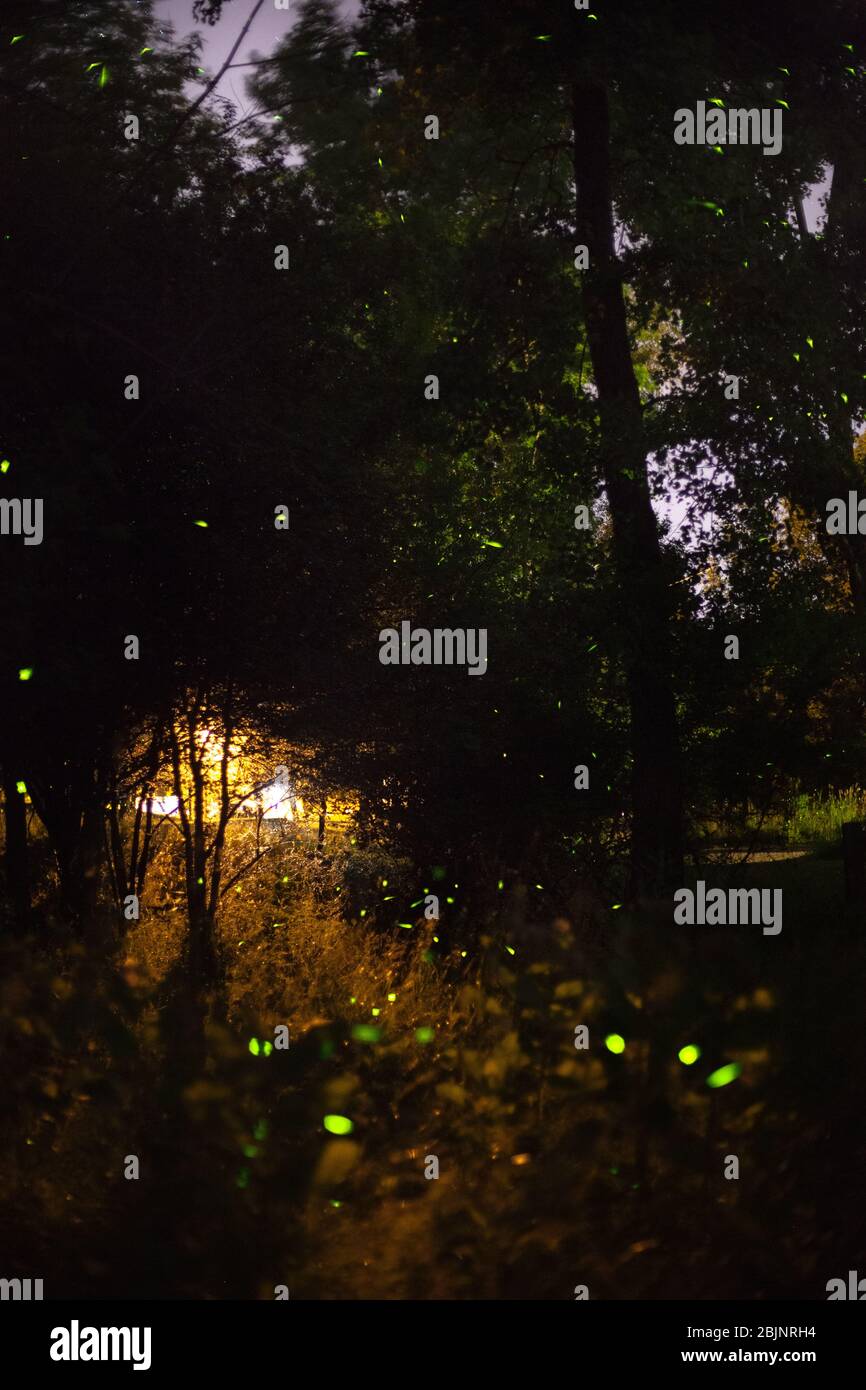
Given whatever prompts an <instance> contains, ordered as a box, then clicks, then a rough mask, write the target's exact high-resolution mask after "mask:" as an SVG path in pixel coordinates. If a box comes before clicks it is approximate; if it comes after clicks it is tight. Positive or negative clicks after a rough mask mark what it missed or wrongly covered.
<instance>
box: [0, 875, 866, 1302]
mask: <svg viewBox="0 0 866 1390" xmlns="http://www.w3.org/2000/svg"><path fill="white" fill-rule="evenodd" d="M706 874H707V868H706V866H705V867H704V868H702V869H700V870H698V869H693V870H692V874H691V878H690V880H689V882H690V883H691V882H693V881H694V880H695V879H697V878H698V877H706ZM712 875H713V883H714V885H716V886H726V885H728V884H736V886H738V887H746V888H749V887H768V888H781V889H782V891H783V902H784V924H783V930H782V931H781V933H780V934H779V935H777V936H765V935H763V933H762V931H761V929H760V927H759V926H757V927H755V926H742V927H708V926H695V927H685V928H672V926H671V919H670V908H669V905H667V906H666V907H663V906H662V905H658V904H657V905H654V906H653V905H650V906H649V907H647V908H646V909H644V910H643V911H642V912H641V913H628V912H626V911H619V912H616V913H608V914H607V915H606V916H605V917H602V918H598V917H592V916H591V915H587V916H586V917H585V918H584V919H581V920H574V921H563V920H562V919H561V918H560V919H558V920H557V921H556V922H555V923H546V922H544V921H543V920H542V921H541V922H540V923H539V925H540V927H542V928H543V931H541V932H539V933H537V934H536V936H535V937H534V938H533V939H532V940H531V941H530V942H529V943H528V944H526V945H522V946H521V947H520V948H519V949H518V950H516V951H515V949H514V948H510V947H509V945H508V942H507V940H506V938H505V936H504V935H503V932H502V930H501V927H500V925H499V924H498V923H497V922H496V921H490V922H488V923H485V924H484V926H483V928H482V929H481V930H479V931H478V932H477V934H476V937H475V944H474V945H472V946H471V947H469V948H468V949H467V950H466V954H465V956H464V955H462V954H461V952H460V950H458V949H457V948H456V947H455V948H452V949H450V950H448V951H443V952H441V953H440V954H436V953H435V951H433V950H431V947H430V940H431V938H430V936H429V934H428V935H425V934H424V933H423V932H422V929H421V927H420V926H419V927H418V929H417V931H416V932H415V933H412V934H410V933H400V938H401V939H399V940H395V939H394V936H395V934H394V933H387V932H383V931H382V930H381V929H377V928H375V927H368V926H365V925H363V924H361V923H357V922H356V923H354V924H351V923H347V922H345V921H344V920H342V918H340V917H338V916H337V915H335V914H334V913H333V911H332V909H330V908H329V907H328V906H327V904H325V903H323V901H322V900H321V895H318V896H317V895H314V894H310V893H305V892H300V891H299V892H298V893H297V894H296V895H295V896H294V897H293V898H292V899H291V900H290V901H286V900H285V899H283V900H282V901H281V903H280V907H279V913H278V914H277V913H276V912H275V909H274V906H273V903H274V885H273V883H268V882H267V881H264V880H263V881H262V883H261V884H260V886H259V888H258V889H257V890H255V891H254V890H252V889H251V890H250V891H249V892H248V893H246V892H245V893H244V894H243V895H240V896H239V897H238V899H237V901H236V902H235V903H233V905H232V912H231V913H230V914H228V915H227V918H226V921H225V922H224V923H223V929H222V949H223V953H224V956H225V958H226V960H227V962H228V971H227V992H228V1017H227V1021H225V1022H223V1023H222V1024H216V1023H214V1024H212V1025H211V1027H210V1030H209V1034H208V1039H209V1053H210V1056H209V1061H208V1064H207V1067H206V1069H205V1071H204V1073H203V1074H202V1075H201V1076H200V1077H199V1078H198V1079H197V1080H196V1081H195V1082H194V1083H193V1084H192V1085H190V1086H189V1087H187V1089H186V1091H185V1092H184V1094H183V1097H182V1102H181V1104H180V1106H177V1105H173V1106H172V1105H167V1103H166V1101H165V1090H164V1086H165V1081H166V1072H167V1069H168V1068H170V1065H171V1063H170V1059H169V1058H168V1057H167V1055H166V1053H165V1049H164V1045H163V1042H162V1033H161V1014H162V1011H163V1008H164V1005H163V1002H162V1000H161V996H160V992H159V984H160V979H161V978H163V979H164V977H165V975H166V973H167V970H168V968H169V966H170V963H171V961H172V960H173V959H174V958H175V957H176V954H177V950H178V949H179V943H180V941H181V939H182V930H183V929H182V924H181V920H180V917H179V916H176V917H174V918H166V919H165V920H163V921H162V922H161V924H160V925H159V926H158V928H157V927H148V926H147V925H146V924H144V923H142V924H141V925H139V926H138V927H136V929H135V931H134V932H133V933H131V935H130V938H129V940H128V941H127V942H126V943H125V945H124V949H123V952H121V954H120V955H119V956H118V958H117V960H116V962H108V963H107V966H106V968H103V969H102V970H101V971H95V970H94V967H93V966H92V964H90V965H88V964H87V961H86V958H85V957H84V956H83V955H77V954H76V953H74V952H73V953H70V952H69V951H68V950H61V949H60V948H59V947H58V948H56V949H55V948H51V949H49V950H43V951H41V952H39V953H38V955H37V960H38V964H37V967H36V968H34V966H33V961H32V958H31V957H30V956H28V954H27V952H28V950H30V949H31V948H32V943H31V947H28V946H27V944H26V943H25V945H24V946H17V947H14V948H13V947H12V946H9V945H8V944H7V945H6V947H5V948H4V950H5V959H4V961H3V967H4V968H3V970H2V976H0V979H2V983H0V1023H2V1026H3V1031H4V1034H5V1037H6V1042H7V1047H6V1049H5V1051H6V1057H7V1063H6V1066H7V1071H6V1080H5V1085H4V1091H3V1112H2V1118H3V1124H4V1132H5V1135H6V1141H5V1145H4V1147H5V1158H4V1163H3V1171H2V1175H0V1249H2V1252H3V1268H2V1270H0V1274H2V1275H3V1276H4V1277H14V1276H16V1275H18V1276H20V1277H28V1276H29V1277H41V1278H44V1279H45V1281H46V1297H109V1298H117V1297H146V1296H149V1297H158V1298H206V1299H220V1298H226V1297H236V1298H264V1299H270V1298H273V1297H274V1290H275V1288H277V1287H278V1286H280V1285H285V1286H287V1288H288V1289H289V1291H290V1294H291V1297H292V1298H301V1299H304V1298H307V1299H310V1298H312V1299H369V1298H387V1299H396V1298H418V1299H444V1298H456V1299H509V1298H515V1299H572V1298H574V1297H575V1292H574V1291H575V1289H576V1288H578V1287H579V1286H586V1288H587V1290H588V1294H589V1297H591V1298H607V1299H630V1298H652V1299H676V1298H703V1299H720V1298H738V1299H773V1298H795V1299H822V1298H824V1297H826V1294H825V1292H824V1290H825V1285H826V1282H827V1280H829V1279H831V1278H834V1277H838V1276H843V1275H844V1274H845V1272H846V1271H847V1270H848V1269H849V1268H858V1267H863V1265H864V1263H866V1211H864V1208H863V1205H862V1203H861V1202H859V1201H858V1193H859V1191H860V1186H859V1178H858V1174H860V1173H862V1171H863V1169H864V1164H866V1126H864V1125H863V1122H862V1109H863V1089H864V1082H866V1057H864V1037H863V1027H862V999H863V997H864V985H866V924H864V921H863V915H862V914H861V913H860V912H855V911H853V910H852V909H851V908H850V907H847V906H846V904H845V902H844V900H843V892H842V868H841V863H840V862H839V861H838V860H836V861H832V860H827V859H819V858H811V857H809V856H804V855H803V854H800V853H798V854H796V855H795V854H791V855H788V856H786V857H784V858H782V857H779V856H778V855H765V854H761V855H760V856H757V857H755V858H754V859H753V860H751V861H750V862H749V863H748V864H744V865H740V864H727V865H714V866H713V868H712ZM275 915H278V917H279V920H278V923H276V924H275V923H274V922H273V918H274V916H275ZM172 921H175V922H176V925H175V926H171V925H169V923H170V922H172ZM108 967H111V968H108ZM283 1022H285V1023H286V1024H287V1025H288V1027H289V1030H290V1045H289V1047H288V1049H287V1050H285V1051H282V1050H276V1049H275V1050H273V1051H272V1052H270V1054H269V1055H265V1052H264V1050H263V1048H262V1046H261V1044H262V1043H263V1041H264V1040H265V1039H267V1038H269V1037H274V1036H275V1032H274V1030H275V1028H276V1027H277V1026H278V1025H279V1024H281V1023H283ZM581 1025H583V1026H585V1027H586V1028H587V1029H588V1046H587V1047H586V1048H585V1049H582V1048H579V1047H578V1046H577V1034H576V1029H577V1028H579V1027H580V1026H581ZM615 1035H616V1036H618V1037H619V1038H620V1039H621V1040H622V1044H623V1046H622V1048H621V1049H620V1050H619V1051H616V1052H615V1051H612V1050H611V1047H610V1046H609V1045H608V1042H609V1041H610V1040H614V1038H615ZM253 1037H255V1038H256V1048H257V1049H258V1051H253V1050H252V1038H253ZM615 1045H616V1046H617V1047H618V1046H619V1044H618V1043H616V1044H615ZM689 1045H690V1046H692V1047H694V1048H695V1049H696V1050H698V1051H699V1057H698V1059H697V1060H695V1061H694V1062H692V1063H691V1064H690V1065H685V1064H684V1063H683V1061H682V1060H680V1053H681V1050H682V1049H683V1048H684V1047H686V1046H689ZM732 1064H735V1066H736V1067H738V1068H739V1072H738V1073H737V1074H736V1076H735V1077H734V1078H733V1079H731V1080H730V1081H729V1084H726V1085H724V1086H718V1087H712V1086H708V1085H707V1079H708V1077H710V1076H713V1075H714V1074H717V1073H718V1071H719V1069H720V1068H722V1067H725V1066H729V1067H730V1066H731V1065H732ZM335 1115H336V1116H340V1117H343V1119H344V1121H346V1122H347V1123H348V1125H349V1126H351V1132H349V1133H346V1134H344V1135H342V1136H338V1135H335V1134H333V1133H329V1132H328V1130H327V1129H326V1128H325V1126H324V1124H323V1120H324V1117H325V1116H335ZM344 1127H345V1126H344ZM130 1157H135V1158H137V1159H138V1165H139V1174H140V1176H139V1177H138V1178H137V1179H134V1180H133V1179H129V1178H126V1177H125V1176H124V1174H125V1171H128V1170H129V1166H130V1165H129V1159H130ZM732 1158H736V1159H737V1161H738V1165H739V1176H738V1177H737V1178H732V1177H731V1176H727V1177H726V1171H727V1172H728V1173H730V1171H731V1168H732V1165H731V1159H732ZM434 1160H435V1161H434ZM436 1171H438V1176H432V1174H433V1173H434V1172H436Z"/></svg>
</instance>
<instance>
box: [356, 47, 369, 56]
mask: <svg viewBox="0 0 866 1390" xmlns="http://www.w3.org/2000/svg"><path fill="white" fill-rule="evenodd" d="M369 56H370V54H369V52H368V50H367V49H366V48H356V49H355V52H354V53H353V54H352V57H353V58H369Z"/></svg>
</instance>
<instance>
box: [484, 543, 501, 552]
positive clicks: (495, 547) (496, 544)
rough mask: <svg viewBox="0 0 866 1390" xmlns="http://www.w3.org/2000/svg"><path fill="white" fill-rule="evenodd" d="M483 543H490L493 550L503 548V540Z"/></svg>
mask: <svg viewBox="0 0 866 1390" xmlns="http://www.w3.org/2000/svg"><path fill="white" fill-rule="evenodd" d="M481 544H482V545H489V546H490V548H491V550H501V549H502V542H501V541H482V542H481Z"/></svg>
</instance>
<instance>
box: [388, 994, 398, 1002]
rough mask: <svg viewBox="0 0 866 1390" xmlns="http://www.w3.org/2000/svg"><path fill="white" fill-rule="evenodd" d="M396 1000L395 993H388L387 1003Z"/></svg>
mask: <svg viewBox="0 0 866 1390" xmlns="http://www.w3.org/2000/svg"><path fill="white" fill-rule="evenodd" d="M396 1000H397V996H396V994H389V995H388V1003H389V1004H394V1003H395V1002H396Z"/></svg>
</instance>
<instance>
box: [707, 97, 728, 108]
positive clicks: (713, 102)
mask: <svg viewBox="0 0 866 1390" xmlns="http://www.w3.org/2000/svg"><path fill="white" fill-rule="evenodd" d="M724 104H725V103H724V102H723V101H722V98H721V97H710V106H724Z"/></svg>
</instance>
